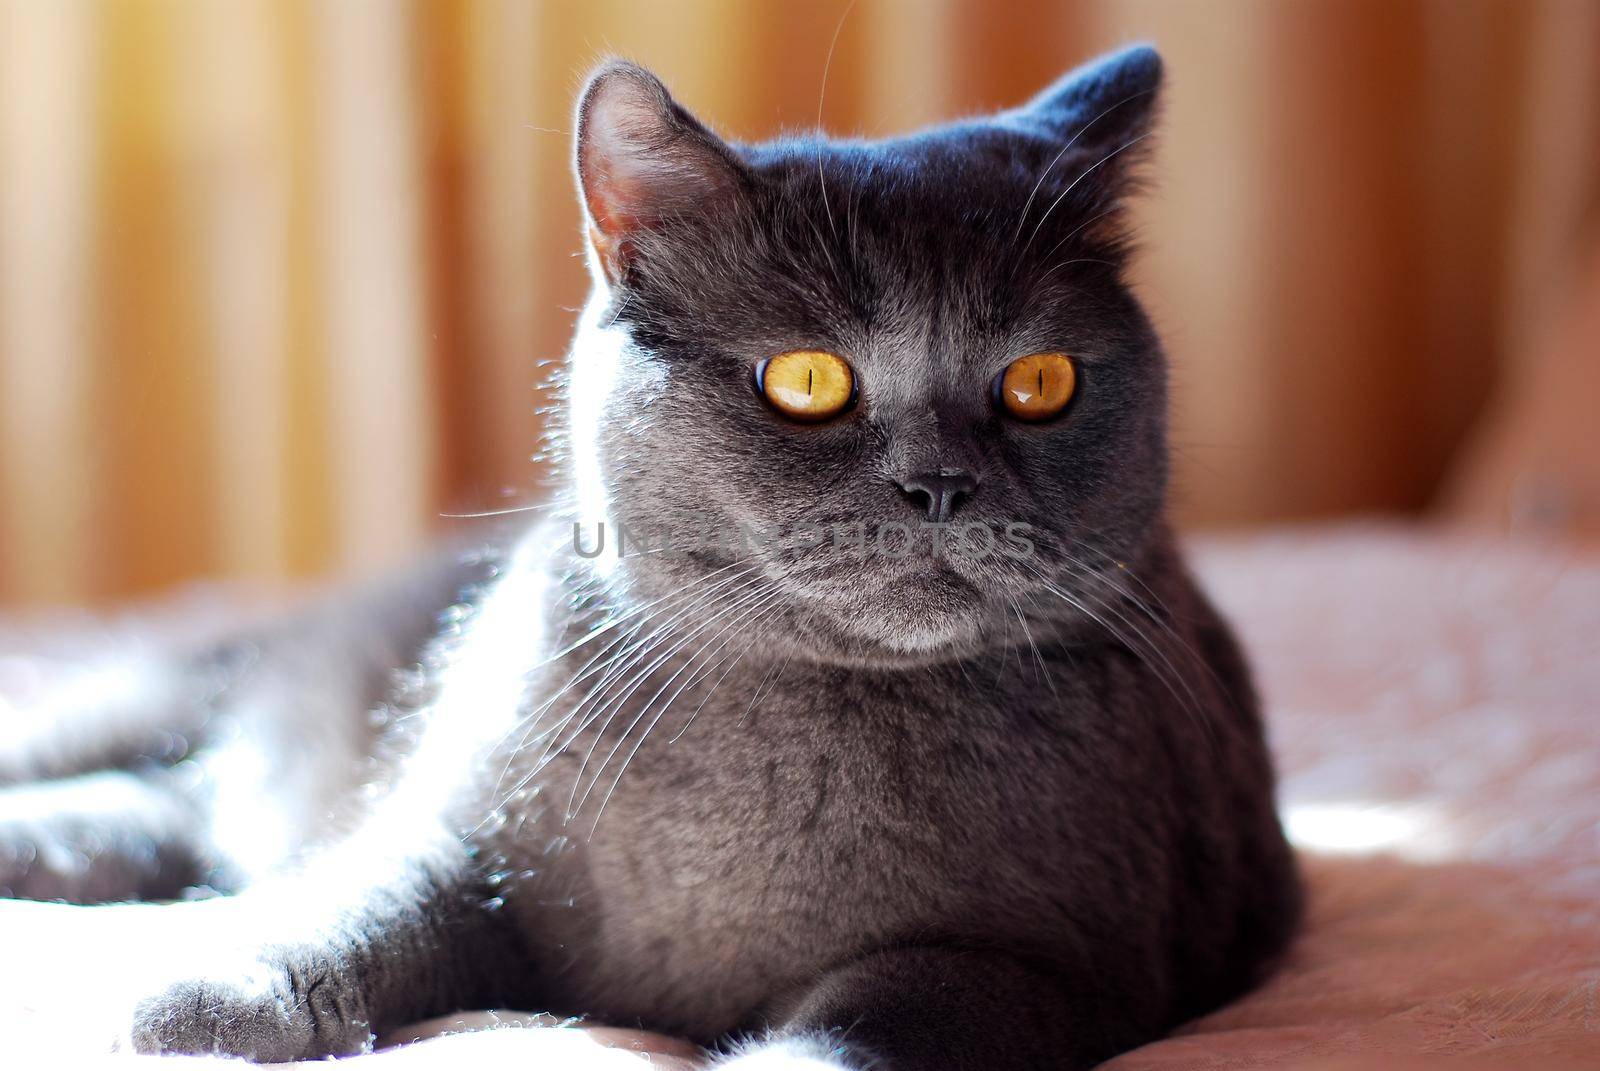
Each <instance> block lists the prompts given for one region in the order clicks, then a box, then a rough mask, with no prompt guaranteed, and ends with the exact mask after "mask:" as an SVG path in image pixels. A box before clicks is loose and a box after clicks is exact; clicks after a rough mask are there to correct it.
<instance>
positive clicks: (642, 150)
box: [577, 60, 744, 283]
mask: <svg viewBox="0 0 1600 1071" xmlns="http://www.w3.org/2000/svg"><path fill="white" fill-rule="evenodd" d="M577 170H578V185H579V188H580V192H581V193H582V195H583V204H584V208H585V210H586V211H587V214H588V223H589V239H590V241H591V242H592V243H593V244H594V250H595V253H596V254H597V256H598V257H599V260H600V266H601V269H602V271H604V272H605V275H606V277H607V279H609V280H610V281H611V282H613V283H615V282H616V281H617V280H618V279H620V278H621V275H622V270H623V267H624V266H625V264H626V261H627V258H628V256H629V255H630V253H631V246H632V245H633V243H634V241H635V240H636V239H637V238H638V237H640V236H641V235H642V234H643V233H644V232H647V231H650V230H652V229H654V228H658V227H660V226H661V225H662V224H663V223H665V222H667V221H669V220H671V219H674V218H676V217H679V216H683V215H685V214H689V213H694V212H705V211H710V210H713V209H715V208H716V207H718V206H719V205H722V204H724V203H725V202H726V200H727V199H728V198H730V197H733V196H737V191H738V190H739V188H740V185H741V183H742V181H743V175H744V169H743V166H742V165H741V164H740V162H739V159H738V157H737V156H735V155H734V152H733V150H732V149H730V148H729V147H728V146H727V144H726V143H724V142H723V141H722V140H721V139H720V138H718V137H717V136H716V135H715V134H713V133H712V132H711V131H709V130H707V129H706V128H705V127H704V126H703V125H701V123H700V122H699V121H698V120H696V119H695V117H694V116H692V115H690V114H689V113H688V112H687V111H685V110H684V109H683V107H682V106H681V105H679V104H678V102H677V101H675V100H673V99H672V95H671V94H670V93H668V92H667V87H666V86H664V85H662V84H661V80H660V79H659V78H657V77H656V76H655V75H653V74H651V73H650V72H649V71H647V70H645V69H644V68H643V67H639V66H637V65H635V64H632V63H627V62H623V61H620V60H613V61H612V62H609V63H606V64H604V65H602V66H601V67H599V68H598V69H597V70H596V71H595V72H594V73H593V74H592V75H590V76H589V83H588V85H586V86H585V87H584V90H583V94H582V96H581V97H580V98H579V100H578V133H577Z"/></svg>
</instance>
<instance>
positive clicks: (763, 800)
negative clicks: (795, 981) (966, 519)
mask: <svg viewBox="0 0 1600 1071" xmlns="http://www.w3.org/2000/svg"><path fill="white" fill-rule="evenodd" d="M766 674H767V670H764V669H751V670H750V671H748V672H741V671H735V672H733V673H731V674H730V675H729V676H727V677H725V678H722V679H721V680H720V682H718V683H716V684H715V685H714V686H712V685H711V684H709V683H708V684H706V685H704V686H701V685H690V686H689V687H687V688H684V689H683V691H682V692H681V693H680V694H679V695H678V696H677V698H676V699H675V700H674V701H673V702H671V703H667V704H661V703H659V701H658V702H657V703H654V704H652V702H651V701H650V700H649V697H650V696H651V695H654V694H656V693H657V692H658V691H659V690H660V688H661V681H659V680H654V681H651V682H650V683H649V684H648V685H643V686H641V687H640V688H639V689H637V690H636V691H635V693H634V694H633V695H632V696H630V697H629V698H628V699H626V700H620V701H618V702H616V703H615V704H614V705H613V707H612V708H610V709H606V708H604V707H603V706H598V705H597V704H596V703H595V702H594V701H589V702H587V703H585V702H584V701H583V700H582V699H581V698H580V699H579V700H577V701H576V702H575V704H574V707H573V709H571V710H567V711H564V712H562V713H560V714H559V715H556V716H555V718H554V722H557V723H559V722H562V721H565V722H567V724H568V725H569V730H568V733H567V739H566V740H563V741H557V742H556V743H555V745H554V747H553V750H552V752H551V756H550V757H549V758H548V760H547V761H546V762H545V764H544V766H543V768H542V769H541V770H540V771H539V773H538V774H537V776H536V777H535V778H534V784H535V785H536V786H537V793H538V797H539V800H540V805H539V813H540V818H539V820H538V822H537V831H536V832H534V833H532V835H530V831H528V830H525V831H524V832H523V833H522V834H519V836H518V838H517V841H516V842H515V843H504V844H502V846H501V847H502V850H503V851H504V854H505V855H506V857H507V858H506V860H505V869H506V870H507V871H511V872H515V873H534V874H536V877H534V878H533V879H532V880H530V881H529V883H528V885H527V888H526V890H525V891H524V892H522V893H521V894H520V900H521V903H520V904H517V905H513V907H514V909H515V910H517V911H518V912H519V913H520V914H522V915H523V917H524V918H525V924H524V929H525V930H528V931H530V933H531V936H532V939H533V940H534V941H535V943H536V944H540V945H542V946H543V949H544V952H545V953H546V954H547V955H548V956H549V957H550V958H551V961H552V962H556V963H559V964H560V965H561V967H562V970H563V972H564V973H565V975H566V977H567V979H568V983H569V984H570V985H571V987H572V988H574V989H575V990H576V991H578V992H580V993H582V994H583V996H584V998H585V999H586V1000H589V1001H591V1002H598V1003H596V1004H594V1005H593V1006H596V1007H610V1008H611V1009H612V1010H613V1012H614V1013H615V1014H622V1015H630V1016H642V1017H645V1018H647V1019H648V1020H650V1021H656V1022H661V1021H667V1022H673V1021H674V1020H676V1021H677V1023H676V1024H675V1025H678V1024H681V1026H682V1028H684V1029H693V1028H695V1027H697V1026H700V1025H703V1024H708V1023H712V1022H713V1021H714V1020H716V1019H718V1017H726V1016H730V1015H734V1014H735V1013H736V1012H737V1011H738V1010H740V1009H748V1008H749V1007H750V1006H751V1005H752V1004H753V1003H758V1002H759V1000H760V999H761V997H762V996H763V994H765V993H768V992H772V991H774V990H777V989H781V988H782V987H783V985H784V984H785V983H786V982H787V981H789V980H790V979H792V978H793V977H794V976H796V974H797V973H798V974H801V975H803V974H805V973H807V972H811V971H815V970H819V969H823V968H825V967H826V966H827V965H828V964H829V963H832V962H837V961H838V960H839V959H840V958H842V957H845V956H848V955H850V954H852V953H855V952H857V951H859V950H861V949H862V948H867V947H872V946H874V945H876V944H880V943H883V942H886V941H892V940H896V939H901V938H903V937H904V936H905V935H906V934H909V933H915V932H920V931H925V930H927V929H929V928H936V927H938V926H939V925H940V923H941V920H942V919H944V918H946V917H950V916H957V915H960V914H962V913H963V910H962V909H963V905H964V904H965V903H966V901H968V900H969V899H970V898H971V897H972V896H974V895H975V890H977V894H978V895H982V890H981V886H982V885H983V884H984V883H985V882H986V881H988V880H989V876H990V875H992V874H993V873H994V869H993V866H992V864H993V852H994V850H995V847H996V845H999V844H1004V843H1005V842H1006V840H1007V826H1008V825H1010V824H1012V822H1013V820H1014V819H1016V818H1017V817H1018V814H1017V810H1016V808H1015V806H1012V805H1008V797H1009V795H1010V794H1011V787H1010V786H1011V784H1012V781H1013V780H1014V779H1013V778H1011V777H1010V776H1008V774H1007V768H1008V764H1011V768H1012V769H1014V759H1015V756H1014V754H1009V755H1008V754H1006V746H1005V745H1004V744H1003V742H1001V741H999V740H994V739H990V738H988V737H986V736H985V734H982V733H978V734H974V733H973V732H972V731H971V730H970V728H964V727H963V726H962V725H961V718H962V715H963V711H962V710H961V706H962V704H963V702H970V699H964V698H962V697H956V696H949V695H943V696H941V695H938V694H926V693H924V692H923V691H922V690H920V689H918V688H915V687H910V688H903V689H900V690H898V691H895V692H884V691H881V690H875V689H872V688H864V687H860V686H858V685H857V684H856V683H855V682H852V681H849V680H844V679H842V678H841V677H840V675H838V674H836V673H829V672H828V671H825V670H818V669H796V668H793V667H791V668H790V669H788V670H787V671H786V672H785V674H784V676H783V677H782V678H777V679H776V680H775V679H774V677H773V676H770V675H766ZM763 680H765V684H764V685H763ZM671 694H672V692H671V691H670V690H669V691H667V692H663V693H662V695H671ZM586 709H587V710H588V711H589V713H588V714H586V713H585V710H586ZM594 711H599V713H594ZM965 714H966V716H967V717H968V718H969V719H971V718H972V715H973V712H972V711H970V710H969V711H966V712H965ZM585 720H587V721H588V723H589V724H588V725H587V727H584V723H585ZM646 730H648V731H646ZM551 844H555V845H557V846H558V847H557V850H555V851H551V850H549V846H550V845H551ZM640 963H649V964H651V971H650V972H649V974H648V977H647V978H645V979H643V980H641V979H640V977H639V975H638V970H637V968H638V965H639V964H640ZM624 980H625V984H623V983H624ZM708 980H715V986H713V987H712V988H711V989H710V990H708V989H707V985H706V983H707V981H708ZM686 994H693V997H692V998H691V997H689V996H686ZM663 1017H665V1019H664V1020H663ZM716 1025H721V1026H726V1024H716Z"/></svg>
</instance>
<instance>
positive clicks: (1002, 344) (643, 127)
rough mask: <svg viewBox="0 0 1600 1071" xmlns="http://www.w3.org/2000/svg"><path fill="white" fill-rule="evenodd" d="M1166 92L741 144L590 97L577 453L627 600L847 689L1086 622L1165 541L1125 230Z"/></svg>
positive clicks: (1130, 54)
mask: <svg viewBox="0 0 1600 1071" xmlns="http://www.w3.org/2000/svg"><path fill="white" fill-rule="evenodd" d="M1160 81H1161V63H1160V60H1159V57H1158V56H1157V55H1156V53H1155V52H1154V51H1152V50H1151V49H1149V48H1144V47H1135V48H1130V49H1127V50H1125V51H1122V52H1119V53H1116V54H1114V55H1110V56H1108V57H1105V58H1103V59H1101V60H1099V61H1097V62H1095V63H1093V64H1090V65H1088V66H1086V67H1083V68H1081V69H1079V70H1076V71H1073V72H1072V73H1070V74H1068V75H1066V76H1065V77H1064V78H1062V79H1061V80H1060V81H1059V82H1057V83H1056V84H1054V85H1053V86H1051V87H1049V88H1048V89H1046V90H1045V91H1044V92H1042V93H1041V94H1039V96H1037V97H1036V98H1035V99H1034V100H1032V101H1030V102H1029V103H1027V104H1025V105H1023V106H1021V107H1018V108H1015V109H1012V110H1009V111H1004V112H1001V113H999V114H996V115H993V116H985V117H981V118H976V119H968V120H963V121H960V122H956V123H952V124H949V125H945V126H940V127H936V128H933V129H930V130H925V131H922V132H920V133H916V134H912V135H910V136H907V137H901V138H895V139H892V140H887V141H871V142H869V141H859V140H831V139H827V138H824V137H821V136H820V135H819V136H816V137H804V138H791V139H784V140H780V141H774V142H770V143H763V144H754V145H744V144H731V143H729V142H726V141H724V140H722V139H720V138H718V137H717V136H716V135H715V134H713V133H712V132H711V131H710V130H709V129H708V128H707V127H705V126H704V125H702V124H701V123H700V122H698V121H697V120H696V119H695V118H693V117H692V116H691V115H690V114H689V113H688V112H687V111H685V110H684V109H683V108H682V107H681V106H680V105H679V104H678V103H677V102H676V101H674V100H673V98H672V97H671V96H670V95H669V93H668V92H667V90H666V89H665V88H664V87H663V86H662V84H661V83H660V81H658V80H657V79H656V78H655V77H654V76H653V75H651V74H650V73H648V72H646V71H644V70H643V69H641V68H639V67H636V66H633V65H631V64H627V63H609V64H607V65H605V66H603V67H601V68H600V69H599V70H598V71H596V72H595V73H594V75H593V76H592V77H591V79H590V81H589V83H588V86H587V87H586V88H585V90H584V92H583V95H582V99H581V102H580V104H579V107H578V125H577V153H576V156H577V161H576V162H577V172H578V178H579V185H580V191H581V194H582V201H583V206H584V211H585V217H586V223H587V228H588V241H589V259H590V266H591V269H592V272H593V275H594V281H595V287H594V293H593V295H592V298H591V300H590V302H589V304H588V306H587V308H586V309H585V311H584V314H583V317H582V322H581V326H580V330H579V333H578V336H577V339H576V342H575V345H574V349H573V353H572V363H571V369H570V382H569V391H570V396H569V429H568V430H569V435H570V439H571V444H572V445H571V453H572V457H571V461H572V465H573V470H574V476H575V481H576V486H577V489H578V494H579V499H580V507H581V516H582V517H583V519H584V520H585V522H586V523H588V524H590V525H593V523H594V522H596V521H600V520H604V521H605V522H607V524H608V527H610V528H611V529H612V532H613V544H614V542H615V539H614V533H615V526H616V525H618V524H621V525H624V526H626V529H627V530H628V532H629V534H630V536H631V537H632V542H631V545H628V546H625V548H624V555H623V558H622V561H621V562H620V563H619V564H618V565H617V566H616V567H618V568H621V569H623V570H625V571H626V576H627V577H628V581H629V583H630V585H632V586H633V587H634V588H636V589H638V590H639V591H640V592H641V593H642V594H648V595H651V596H654V597H667V598H678V599H680V601H681V600H682V599H683V598H684V597H685V596H684V595H682V594H675V593H688V592H692V591H696V590H697V591H699V592H700V593H701V595H702V596H703V598H704V600H705V603H704V605H705V607H707V608H710V609H713V610H715V611H716V612H718V613H720V614H722V617H721V618H720V620H722V621H724V622H726V626H727V627H730V628H736V629H738V630H739V631H740V632H742V633H752V634H757V635H759V634H761V633H763V632H770V634H771V635H772V636H773V637H774V638H775V639H780V640H781V641H782V642H785V643H793V644H796V645H798V646H799V647H800V648H801V649H803V650H804V651H806V652H808V653H812V654H815V655H817V656H819V657H844V658H850V659H855V660H866V661H905V660H908V659H910V660H928V659H937V658H941V657H948V656H952V655H959V654H963V653H967V652H970V651H972V650H973V649H975V648H977V647H980V646H982V645H983V644H986V643H998V642H1008V641H1012V640H1014V639H1016V637H1017V630H1018V628H1019V624H1018V621H1019V618H1020V617H1022V616H1023V615H1024V614H1026V615H1028V616H1029V617H1030V618H1034V619H1035V620H1038V619H1039V618H1041V617H1042V618H1044V619H1046V620H1047V621H1048V620H1050V619H1052V618H1053V619H1054V620H1057V621H1067V620H1070V619H1072V618H1073V617H1074V616H1075V615H1077V614H1080V613H1081V612H1082V606H1081V605H1080V606H1076V607H1075V606H1074V605H1073V602H1074V598H1073V595H1074V592H1075V591H1077V590H1079V588H1080V586H1081V581H1082V578H1083V576H1084V575H1085V570H1103V569H1109V568H1112V567H1114V563H1115V562H1117V561H1118V560H1125V559H1136V558H1137V557H1138V555H1139V554H1140V551H1141V550H1142V549H1143V547H1144V545H1145V544H1146V542H1147V541H1148V540H1149V539H1150V538H1151V533H1152V532H1154V531H1156V530H1158V528H1159V524H1160V514H1161V509H1162V502H1163V496H1164V486H1165V477H1166V445H1165V375H1166V372H1165V364H1164V360H1163V358H1162V355H1161V352H1160V348H1159V346H1158V343H1157V340H1156V338H1155V336H1154V334H1153V332H1152V330H1151V327H1150V325H1149V323H1148V321H1147V319H1146V317H1145V315H1144V313H1143V311H1142V310H1141V309H1140V306H1139V304H1138V303H1137V301H1136V300H1135V299H1134V297H1133V295H1132V293H1131V292H1130V291H1129V289H1128V287H1127V285H1126V283H1125V282H1124V277H1123V275H1124V267H1125V261H1126V258H1127V253H1128V248H1127V243H1126V240H1125V234H1126V231H1125V227H1124V224H1123V220H1122V218H1121V217H1122V209H1123V206H1124V201H1125V198H1126V196H1127V195H1128V193H1129V192H1130V187H1131V186H1132V184H1133V183H1134V163H1135V160H1136V159H1137V157H1138V156H1139V150H1140V147H1141V143H1142V142H1143V141H1144V139H1145V138H1146V137H1147V136H1148V134H1149V131H1150V127H1151V123H1152V121H1153V117H1154V113H1155V104H1156V96H1157V91H1158V89H1159V86H1160ZM1019 361H1020V362H1021V363H1018V362H1019ZM1063 399H1065V400H1064V402H1063ZM940 523H944V524H949V525H952V526H954V528H943V529H936V528H929V527H927V525H929V524H940ZM963 526H965V527H963ZM980 528H983V529H987V530H988V532H989V534H990V537H992V541H990V542H988V543H987V544H986V539H985V537H984V536H983V535H982V534H981V533H980V531H979V529H980ZM691 529H692V530H693V531H694V532H697V533H699V536H698V537H696V536H694V535H692V534H686V533H689V532H690V530H691ZM663 532H666V533H670V534H671V535H672V538H673V539H674V540H675V542H673V543H672V544H671V545H670V546H665V547H663V546H662V545H661V542H660V539H659V536H660V534H661V533H663ZM908 533H909V534H908ZM774 535H776V536H777V538H773V536H774ZM936 540H937V541H938V542H939V543H940V544H941V545H942V551H939V552H936V551H935V550H934V543H935V541H936ZM585 541H586V542H588V543H590V544H592V543H593V541H594V532H593V529H592V528H591V529H590V531H589V534H588V535H586V536H585ZM697 544H698V545H697ZM986 545H987V550H986V549H985V547H986ZM591 549H592V548H591ZM614 549H615V547H614V546H612V547H610V548H608V551H607V553H610V552H611V551H613V550H614ZM1077 601H1078V602H1079V603H1080V604H1081V603H1082V602H1083V601H1084V600H1083V598H1081V597H1079V598H1077Z"/></svg>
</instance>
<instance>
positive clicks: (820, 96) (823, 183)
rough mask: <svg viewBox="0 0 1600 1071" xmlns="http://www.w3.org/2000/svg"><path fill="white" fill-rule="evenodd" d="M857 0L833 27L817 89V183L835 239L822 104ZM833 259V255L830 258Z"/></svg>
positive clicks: (836, 233)
mask: <svg viewBox="0 0 1600 1071" xmlns="http://www.w3.org/2000/svg"><path fill="white" fill-rule="evenodd" d="M856 3H857V0H850V3H849V5H848V6H847V7H846V8H845V9H844V13H843V14H841V15H840V16H839V21H838V23H837V24H836V25H835V26H834V27H833V39H832V40H831V41H829V42H828V55H827V57H826V58H825V59H824V60H823V61H822V85H821V87H820V88H819V89H818V90H817V130H818V131H819V136H818V137H817V185H818V187H820V189H821V192H822V211H823V213H824V214H825V215H826V216H827V217H828V229H829V230H830V231H832V232H833V237H834V239H835V240H837V239H838V237H839V229H838V228H837V227H836V226H834V222H833V209H832V208H831V207H830V206H829V204H828V180H827V177H826V175H824V174H823V168H822V140H823V139H822V138H821V136H820V131H821V130H822V105H823V103H824V102H825V101H826V100H827V99H828V74H829V73H830V72H831V71H832V70H833V53H834V51H835V50H836V49H837V48H838V47H839V35H840V34H841V33H843V32H844V24H845V21H846V20H847V19H849V18H850V12H852V11H854V10H855V9H856ZM829 259H830V260H831V259H832V258H831V257H830V258H829Z"/></svg>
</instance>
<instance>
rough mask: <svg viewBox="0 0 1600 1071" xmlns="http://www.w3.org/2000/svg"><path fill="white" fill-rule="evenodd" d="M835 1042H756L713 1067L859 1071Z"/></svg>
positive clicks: (718, 1070)
mask: <svg viewBox="0 0 1600 1071" xmlns="http://www.w3.org/2000/svg"><path fill="white" fill-rule="evenodd" d="M863 1066H864V1065H863V1064H862V1063H861V1062H859V1061H855V1060H851V1059H849V1058H848V1057H847V1056H846V1055H845V1054H844V1053H843V1052H842V1051H841V1050H840V1047H839V1043H838V1042H837V1041H836V1040H834V1039H833V1038H829V1037H825V1036H820V1035H819V1036H816V1037H804V1038H785V1039H782V1040H779V1041H760V1042H755V1043H753V1044H752V1045H750V1046H749V1047H747V1048H741V1049H740V1050H739V1051H737V1052H735V1053H733V1054H732V1055H731V1056H728V1057H726V1058H724V1059H722V1060H718V1061H717V1062H716V1063H714V1064H712V1065H711V1071H860V1068H861V1067H863Z"/></svg>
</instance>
